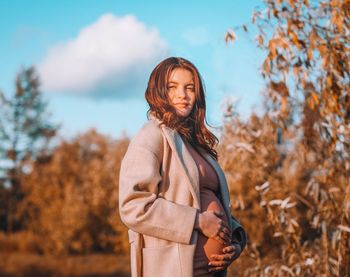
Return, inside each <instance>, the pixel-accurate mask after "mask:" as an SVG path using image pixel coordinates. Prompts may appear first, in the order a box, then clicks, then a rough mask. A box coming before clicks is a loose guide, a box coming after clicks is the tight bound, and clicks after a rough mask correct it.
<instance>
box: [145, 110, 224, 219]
mask: <svg viewBox="0 0 350 277" xmlns="http://www.w3.org/2000/svg"><path fill="white" fill-rule="evenodd" d="M149 118H150V120H154V121H155V122H157V123H158V124H159V125H160V127H161V129H162V131H163V134H164V135H165V137H166V139H167V141H168V143H169V145H170V147H171V149H172V151H173V153H174V155H175V156H176V159H177V160H178V162H179V164H180V165H181V167H182V169H183V171H184V172H185V173H186V177H187V180H186V181H187V183H188V187H189V190H190V192H191V194H192V196H193V199H194V205H195V207H196V208H199V209H200V195H199V172H198V168H197V164H196V162H195V161H194V160H193V158H192V155H191V154H190V152H189V151H188V149H187V148H186V145H185V143H184V142H183V140H182V138H181V136H180V135H179V133H178V132H177V131H176V130H173V129H171V128H169V127H167V126H166V125H165V124H164V123H163V122H162V121H161V120H160V119H158V118H157V117H155V116H154V115H153V114H150V116H149ZM197 150H198V151H199V152H200V153H201V154H202V155H203V157H204V158H205V159H206V160H207V161H208V162H209V163H210V164H211V165H212V166H213V168H214V169H215V171H216V173H217V175H218V178H219V183H220V190H221V196H222V201H223V204H224V205H223V206H224V208H225V211H226V213H227V216H228V218H229V217H230V213H231V211H230V206H231V205H230V194H229V191H228V187H227V182H226V177H225V175H224V172H223V171H222V169H221V167H220V165H219V164H218V163H217V161H216V160H215V159H213V158H212V157H211V156H210V155H209V154H208V153H207V152H206V151H205V150H203V149H200V148H197Z"/></svg>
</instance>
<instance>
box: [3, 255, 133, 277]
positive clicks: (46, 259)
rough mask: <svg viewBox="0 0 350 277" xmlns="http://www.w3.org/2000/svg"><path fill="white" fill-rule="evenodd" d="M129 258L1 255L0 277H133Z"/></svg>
mask: <svg viewBox="0 0 350 277" xmlns="http://www.w3.org/2000/svg"><path fill="white" fill-rule="evenodd" d="M129 267H130V266H129V256H128V255H103V254H93V255H79V256H63V257H55V256H50V255H43V256H42V255H37V254H25V253H24V254H23V253H12V254H5V253H1V254H0V276H4V277H17V276H18V277H23V276H25V277H41V276H42V277H53V276H55V277H56V276H60V277H61V276H72V277H73V276H76V277H78V276H79V277H83V276H84V277H92V276H95V277H97V276H101V277H102V276H105V277H107V276H110V277H112V276H121V277H123V276H130V272H129Z"/></svg>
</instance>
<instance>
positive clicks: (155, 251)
mask: <svg viewBox="0 0 350 277" xmlns="http://www.w3.org/2000/svg"><path fill="white" fill-rule="evenodd" d="M142 259H143V277H154V276H160V277H163V276H164V277H168V276H169V277H172V276H173V277H179V276H182V270H181V264H180V255H179V247H178V245H177V244H175V245H174V244H173V245H167V246H161V247H147V248H143V249H142Z"/></svg>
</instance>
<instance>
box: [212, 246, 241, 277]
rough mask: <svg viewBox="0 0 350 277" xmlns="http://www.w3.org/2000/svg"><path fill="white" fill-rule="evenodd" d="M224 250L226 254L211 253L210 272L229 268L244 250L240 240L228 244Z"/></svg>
mask: <svg viewBox="0 0 350 277" xmlns="http://www.w3.org/2000/svg"><path fill="white" fill-rule="evenodd" d="M222 252H223V253H224V254H219V255H211V261H210V262H209V264H208V265H209V272H218V271H221V270H224V269H225V268H227V267H228V266H229V265H230V264H231V263H232V262H233V261H234V260H236V259H237V258H238V257H239V255H240V254H241V252H242V249H241V246H240V244H239V243H238V242H234V243H232V244H231V245H229V246H226V247H225V248H224V249H223V250H222Z"/></svg>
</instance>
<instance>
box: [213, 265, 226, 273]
mask: <svg viewBox="0 0 350 277" xmlns="http://www.w3.org/2000/svg"><path fill="white" fill-rule="evenodd" d="M224 269H225V267H224V266H219V267H212V268H209V272H218V271H221V270H224Z"/></svg>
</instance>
